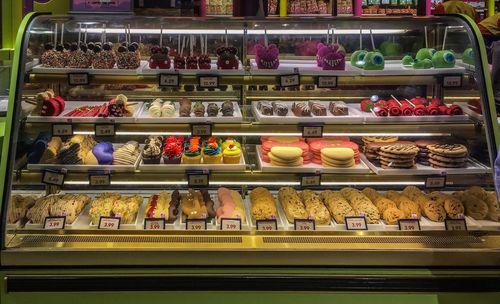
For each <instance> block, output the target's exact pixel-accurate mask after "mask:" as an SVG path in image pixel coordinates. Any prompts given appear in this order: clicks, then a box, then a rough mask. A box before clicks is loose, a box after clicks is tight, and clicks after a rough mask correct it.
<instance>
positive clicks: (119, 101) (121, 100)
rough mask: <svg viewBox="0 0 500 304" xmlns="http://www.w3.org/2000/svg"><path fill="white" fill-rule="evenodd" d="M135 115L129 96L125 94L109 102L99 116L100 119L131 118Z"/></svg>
mask: <svg viewBox="0 0 500 304" xmlns="http://www.w3.org/2000/svg"><path fill="white" fill-rule="evenodd" d="M133 114H134V107H133V106H132V105H130V104H129V103H128V98H127V96H125V95H123V94H118V95H116V97H115V98H113V99H111V100H110V101H108V103H107V105H106V106H105V110H104V112H100V113H98V114H97V116H99V117H109V116H113V117H124V116H125V117H131V116H132V115H133Z"/></svg>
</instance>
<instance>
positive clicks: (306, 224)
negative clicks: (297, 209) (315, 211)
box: [293, 219, 316, 231]
mask: <svg viewBox="0 0 500 304" xmlns="http://www.w3.org/2000/svg"><path fill="white" fill-rule="evenodd" d="M293 227H294V230H296V231H314V230H316V222H315V221H314V220H309V219H307V220H306V219H303V220H302V219H295V220H294V221H293Z"/></svg>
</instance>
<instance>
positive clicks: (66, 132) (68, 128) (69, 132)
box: [52, 124, 73, 136]
mask: <svg viewBox="0 0 500 304" xmlns="http://www.w3.org/2000/svg"><path fill="white" fill-rule="evenodd" d="M52 136H73V125H71V124H53V125H52Z"/></svg>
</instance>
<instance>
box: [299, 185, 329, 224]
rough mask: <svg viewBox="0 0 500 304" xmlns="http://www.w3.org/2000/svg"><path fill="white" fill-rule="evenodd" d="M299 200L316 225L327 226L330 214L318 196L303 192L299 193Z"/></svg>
mask: <svg viewBox="0 0 500 304" xmlns="http://www.w3.org/2000/svg"><path fill="white" fill-rule="evenodd" d="M300 198H301V199H302V202H303V203H304V206H305V207H306V211H307V212H308V213H309V216H310V217H311V218H313V219H314V220H315V222H316V224H318V225H329V224H330V221H331V217H330V212H329V211H328V209H327V208H326V207H325V205H324V204H323V201H322V200H321V198H320V196H319V195H318V194H317V193H316V192H314V191H312V190H304V191H302V192H301V193H300Z"/></svg>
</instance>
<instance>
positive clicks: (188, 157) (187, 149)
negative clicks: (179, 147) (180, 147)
mask: <svg viewBox="0 0 500 304" xmlns="http://www.w3.org/2000/svg"><path fill="white" fill-rule="evenodd" d="M182 163H183V164H199V163H201V148H200V138H199V137H191V138H190V139H189V140H188V141H187V143H186V144H185V145H184V153H183V154H182Z"/></svg>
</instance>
